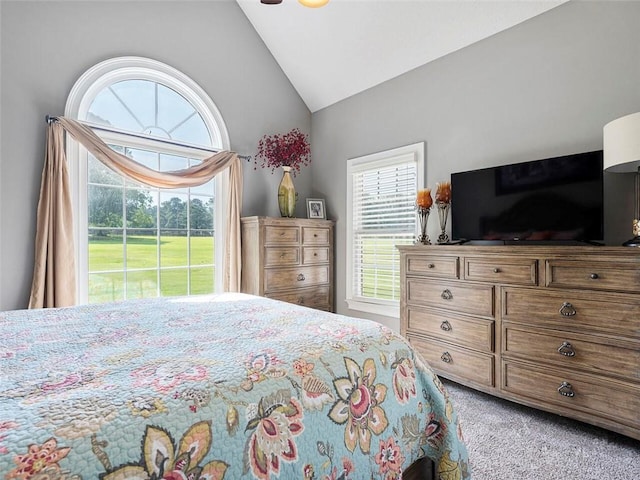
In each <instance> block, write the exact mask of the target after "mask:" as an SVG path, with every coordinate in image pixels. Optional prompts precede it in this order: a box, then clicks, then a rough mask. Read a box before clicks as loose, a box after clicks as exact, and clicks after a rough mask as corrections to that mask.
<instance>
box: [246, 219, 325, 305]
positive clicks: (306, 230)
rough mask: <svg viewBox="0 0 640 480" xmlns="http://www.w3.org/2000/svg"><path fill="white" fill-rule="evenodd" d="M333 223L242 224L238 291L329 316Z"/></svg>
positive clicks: (259, 221)
mask: <svg viewBox="0 0 640 480" xmlns="http://www.w3.org/2000/svg"><path fill="white" fill-rule="evenodd" d="M333 232H334V222H333V221H330V220H307V219H302V218H270V217H247V218H243V219H242V291H243V292H245V293H251V294H254V295H261V296H265V297H269V298H275V299H278V300H283V301H285V302H290V303H297V304H298V305H304V306H307V307H311V308H317V309H320V310H327V311H333V291H334V283H333V236H334V233H333Z"/></svg>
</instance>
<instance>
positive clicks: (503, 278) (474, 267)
mask: <svg viewBox="0 0 640 480" xmlns="http://www.w3.org/2000/svg"><path fill="white" fill-rule="evenodd" d="M464 278H465V280H475V281H480V282H493V283H510V284H515V285H532V286H535V285H537V284H538V261H537V260H535V259H531V258H509V257H492V258H465V259H464Z"/></svg>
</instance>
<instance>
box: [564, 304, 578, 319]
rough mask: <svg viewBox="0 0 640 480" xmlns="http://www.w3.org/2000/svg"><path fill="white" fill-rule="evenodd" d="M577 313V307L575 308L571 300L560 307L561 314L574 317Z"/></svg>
mask: <svg viewBox="0 0 640 480" xmlns="http://www.w3.org/2000/svg"><path fill="white" fill-rule="evenodd" d="M575 314H576V309H575V308H573V305H571V304H570V303H569V302H564V303H563V304H562V306H561V307H560V315H563V316H565V317H573V316H574V315H575Z"/></svg>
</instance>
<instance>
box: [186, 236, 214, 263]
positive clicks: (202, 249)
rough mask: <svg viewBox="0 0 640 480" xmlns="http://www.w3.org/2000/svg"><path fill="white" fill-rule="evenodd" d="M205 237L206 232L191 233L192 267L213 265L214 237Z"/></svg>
mask: <svg viewBox="0 0 640 480" xmlns="http://www.w3.org/2000/svg"><path fill="white" fill-rule="evenodd" d="M207 233H209V235H206V236H204V232H201V231H193V230H192V231H191V238H190V239H189V241H190V244H191V265H213V263H214V260H213V258H214V248H213V235H212V234H211V233H210V232H207Z"/></svg>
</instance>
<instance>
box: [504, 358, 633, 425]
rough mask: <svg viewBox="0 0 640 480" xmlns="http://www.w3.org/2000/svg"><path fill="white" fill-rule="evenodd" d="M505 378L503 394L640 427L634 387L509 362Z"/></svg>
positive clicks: (599, 378)
mask: <svg viewBox="0 0 640 480" xmlns="http://www.w3.org/2000/svg"><path fill="white" fill-rule="evenodd" d="M502 375H503V376H502V382H503V384H502V389H503V390H505V391H506V392H510V393H513V394H516V395H522V396H524V397H528V398H530V399H531V400H533V401H534V402H535V403H538V404H545V405H549V404H552V405H558V406H561V407H565V408H567V409H570V410H571V411H581V412H585V413H588V414H595V415H597V416H601V417H605V418H609V419H612V420H614V421H616V422H619V423H623V424H626V425H629V426H632V427H634V428H638V427H640V415H638V412H640V388H638V387H636V386H634V385H632V384H629V383H626V382H619V381H615V380H611V379H609V378H607V377H597V376H591V375H580V374H576V373H574V372H571V371H569V370H562V369H552V368H541V367H534V366H532V365H528V364H520V363H518V362H516V361H509V360H507V361H503V363H502ZM561 392H562V393H564V395H563V394H562V393H561ZM571 395H573V396H571Z"/></svg>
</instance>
